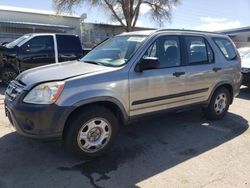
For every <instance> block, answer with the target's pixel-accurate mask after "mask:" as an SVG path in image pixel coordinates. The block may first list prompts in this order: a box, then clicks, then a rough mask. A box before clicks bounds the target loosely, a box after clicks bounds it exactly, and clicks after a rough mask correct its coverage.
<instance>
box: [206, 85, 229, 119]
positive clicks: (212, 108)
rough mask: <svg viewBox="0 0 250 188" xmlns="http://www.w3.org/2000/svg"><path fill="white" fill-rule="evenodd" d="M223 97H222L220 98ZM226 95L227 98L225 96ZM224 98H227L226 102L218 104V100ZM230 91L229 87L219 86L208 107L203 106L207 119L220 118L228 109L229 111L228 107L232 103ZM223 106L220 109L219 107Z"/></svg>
mask: <svg viewBox="0 0 250 188" xmlns="http://www.w3.org/2000/svg"><path fill="white" fill-rule="evenodd" d="M220 97H221V99H220ZM223 97H225V98H223ZM222 99H225V100H226V102H225V103H224V101H223V105H218V101H220V100H222ZM230 100H231V98H230V93H229V91H228V89H227V88H225V87H220V88H218V89H217V90H216V91H215V92H214V94H213V96H212V98H211V100H210V103H209V105H208V106H207V107H204V108H203V112H204V114H205V116H206V118H207V119H209V120H219V119H222V118H223V117H224V116H225V115H226V113H227V111H228V108H229V105H230ZM220 106H221V108H220V109H221V110H218V108H219V107H220Z"/></svg>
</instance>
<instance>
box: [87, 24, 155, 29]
mask: <svg viewBox="0 0 250 188" xmlns="http://www.w3.org/2000/svg"><path fill="white" fill-rule="evenodd" d="M83 24H90V25H98V26H110V27H122V25H120V24H109V23H93V22H83ZM135 28H137V29H146V30H156V28H153V27H138V26H135Z"/></svg>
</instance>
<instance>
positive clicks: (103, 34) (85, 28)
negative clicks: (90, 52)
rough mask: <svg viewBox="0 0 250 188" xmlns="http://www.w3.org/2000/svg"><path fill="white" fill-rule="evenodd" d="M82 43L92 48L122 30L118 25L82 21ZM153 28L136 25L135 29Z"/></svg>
mask: <svg viewBox="0 0 250 188" xmlns="http://www.w3.org/2000/svg"><path fill="white" fill-rule="evenodd" d="M81 28H82V43H83V45H84V47H89V48H92V47H93V46H96V45H97V44H99V43H100V42H102V41H103V40H105V39H107V38H110V37H112V36H114V35H118V34H120V33H123V32H124V28H123V27H122V26H120V25H110V24H102V23H82V27H81ZM152 29H154V28H142V27H136V28H135V30H136V31H138V30H152Z"/></svg>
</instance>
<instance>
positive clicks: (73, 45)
mask: <svg viewBox="0 0 250 188" xmlns="http://www.w3.org/2000/svg"><path fill="white" fill-rule="evenodd" d="M56 41H57V48H58V61H59V62H63V61H72V60H76V59H80V58H82V57H83V50H82V46H81V42H80V40H79V37H78V36H76V35H56Z"/></svg>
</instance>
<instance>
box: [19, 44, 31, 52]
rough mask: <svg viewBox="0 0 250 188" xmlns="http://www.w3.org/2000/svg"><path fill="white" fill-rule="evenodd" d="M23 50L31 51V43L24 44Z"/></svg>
mask: <svg viewBox="0 0 250 188" xmlns="http://www.w3.org/2000/svg"><path fill="white" fill-rule="evenodd" d="M21 49H22V51H24V52H29V51H30V45H29V44H24V45H23V46H22V47H21Z"/></svg>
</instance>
